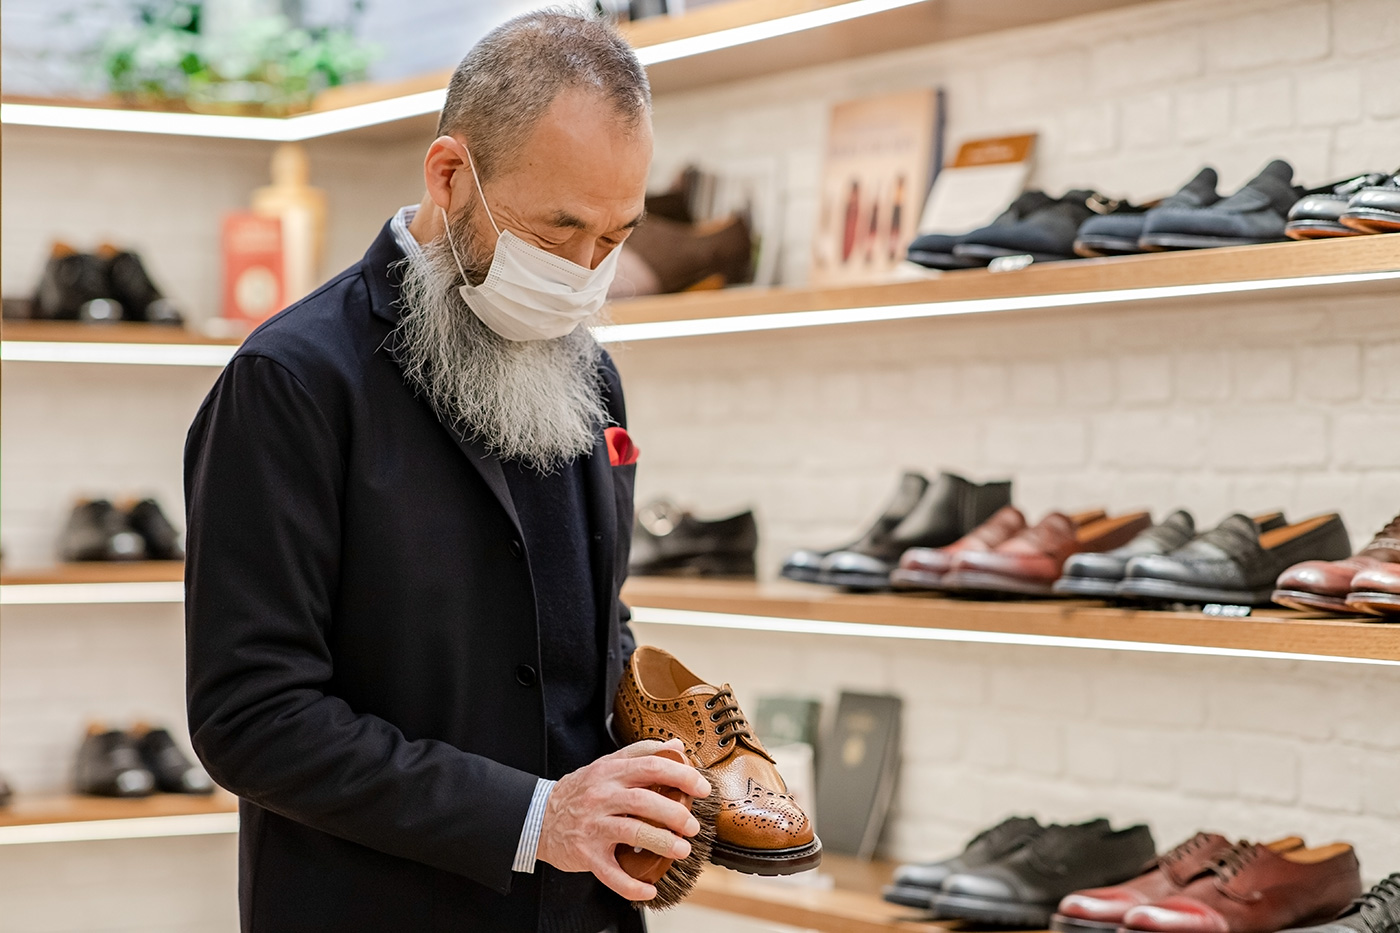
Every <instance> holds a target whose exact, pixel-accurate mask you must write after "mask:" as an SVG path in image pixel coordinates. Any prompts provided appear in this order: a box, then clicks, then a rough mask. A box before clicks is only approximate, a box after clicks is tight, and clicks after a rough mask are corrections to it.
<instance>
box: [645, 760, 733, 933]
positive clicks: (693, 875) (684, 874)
mask: <svg viewBox="0 0 1400 933" xmlns="http://www.w3.org/2000/svg"><path fill="white" fill-rule="evenodd" d="M700 773H701V774H702V775H704V777H705V780H707V781H709V782H710V787H711V788H718V787H719V782H718V781H716V780H715V778H714V775H712V774H711V773H710V772H709V771H708V770H706V769H705V768H701V769H700ZM719 808H720V803H719V793H718V791H712V792H711V794H710V796H708V797H705V798H703V799H700V800H694V801H692V802H691V804H690V812H691V814H693V815H694V817H695V821H696V822H697V823H699V824H700V831H699V832H698V833H696V834H695V835H694V836H691V837H690V854H689V855H687V856H686V857H685V858H683V859H677V860H676V861H675V862H673V863H671V867H670V868H669V869H667V871H666V874H664V875H662V876H661V878H660V880H658V881H657V882H656V897H654V898H652V899H651V900H649V901H638V902H636V906H638V907H645V908H647V909H648V910H667V909H669V908H671V907H675V906H676V905H677V904H679V903H680V902H681V901H683V900H685V899H686V898H687V897H689V896H690V892H691V891H693V890H695V884H696V882H698V881H699V880H700V873H701V872H702V871H704V870H705V866H706V865H708V864H709V863H710V852H711V851H713V849H714V846H715V822H716V821H717V820H718V819H719Z"/></svg>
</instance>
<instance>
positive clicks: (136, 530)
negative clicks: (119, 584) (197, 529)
mask: <svg viewBox="0 0 1400 933" xmlns="http://www.w3.org/2000/svg"><path fill="white" fill-rule="evenodd" d="M58 550H59V555H60V556H61V557H62V559H63V560H67V561H94V560H98V561H126V560H183V559H184V557H185V551H184V548H183V547H181V545H180V534H179V532H177V531H176V530H175V526H173V525H171V524H170V520H169V519H167V518H166V517H165V513H164V512H162V511H161V508H160V503H158V502H156V500H154V499H142V500H140V501H139V502H136V503H135V504H133V505H131V506H129V507H127V508H124V509H119V508H117V507H116V506H115V505H113V504H112V503H111V502H110V501H109V500H107V499H93V500H91V501H86V502H80V503H78V504H77V505H76V506H74V507H73V511H72V513H71V514H70V515H69V516H68V524H67V525H65V526H64V529H63V534H62V536H61V537H60V538H59V548H58Z"/></svg>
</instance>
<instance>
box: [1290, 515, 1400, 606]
mask: <svg viewBox="0 0 1400 933" xmlns="http://www.w3.org/2000/svg"><path fill="white" fill-rule="evenodd" d="M1387 565H1389V566H1387ZM1371 569H1380V570H1383V571H1384V570H1391V571H1400V515H1397V516H1395V517H1394V518H1393V519H1391V520H1390V524H1388V525H1386V526H1385V527H1384V528H1382V529H1381V530H1380V532H1379V533H1378V534H1377V535H1376V536H1375V537H1374V538H1372V539H1371V543H1370V544H1368V545H1366V546H1365V547H1364V548H1362V549H1361V550H1360V551H1358V552H1357V553H1356V554H1355V555H1353V556H1351V557H1348V558H1346V559H1344V560H1331V561H1327V560H1307V561H1303V562H1302V563H1301V564H1294V565H1293V566H1292V567H1289V568H1288V569H1287V570H1285V571H1284V572H1283V573H1281V574H1280V575H1279V578H1278V582H1277V583H1275V584H1274V586H1275V589H1274V594H1273V600H1274V602H1276V603H1278V604H1279V605H1280V606H1288V607H1290V608H1292V609H1301V610H1303V611H1304V612H1316V611H1317V610H1319V609H1321V610H1322V611H1323V612H1359V611H1364V610H1362V609H1361V608H1359V606H1357V605H1353V604H1351V603H1349V602H1348V601H1347V600H1348V599H1349V597H1350V595H1351V592H1352V589H1353V588H1354V587H1353V582H1352V581H1353V580H1355V578H1356V575H1357V574H1358V573H1361V572H1362V571H1363V570H1371ZM1365 583H1366V581H1365V580H1363V581H1362V584H1363V586H1364V585H1365ZM1358 602H1360V600H1358Z"/></svg>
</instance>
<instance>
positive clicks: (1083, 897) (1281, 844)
mask: <svg viewBox="0 0 1400 933" xmlns="http://www.w3.org/2000/svg"><path fill="white" fill-rule="evenodd" d="M1302 847H1303V840H1301V839H1299V838H1298V837H1297V836H1290V837H1289V838H1287V839H1280V840H1278V841H1277V842H1271V843H1269V848H1270V849H1272V850H1273V851H1275V852H1291V851H1293V850H1294V849H1301V848H1302ZM1232 848H1233V845H1232V844H1231V842H1230V840H1228V839H1226V838H1225V837H1224V836H1221V835H1219V834H1218V833H1197V834H1196V835H1194V836H1192V837H1191V838H1190V839H1188V840H1186V841H1185V842H1183V843H1182V844H1181V845H1179V846H1177V847H1176V848H1175V849H1172V850H1171V851H1170V852H1168V853H1167V854H1165V855H1162V856H1159V857H1158V858H1157V859H1156V860H1155V861H1154V862H1153V863H1152V866H1151V867H1150V868H1148V870H1147V871H1145V872H1144V873H1143V874H1141V875H1138V876H1137V877H1136V878H1134V879H1133V880H1132V881H1126V882H1124V883H1123V884H1120V885H1114V886H1112V887H1108V888H1092V889H1090V890H1087V891H1076V892H1074V893H1073V894H1071V895H1070V896H1069V897H1066V898H1065V899H1064V900H1062V901H1060V909H1059V911H1058V912H1057V913H1056V914H1055V916H1054V917H1052V918H1050V929H1052V930H1055V931H1057V933H1113V931H1114V930H1117V929H1118V928H1119V927H1121V926H1122V925H1123V917H1124V916H1126V915H1127V913H1128V911H1129V910H1131V909H1132V908H1134V907H1141V906H1142V905H1143V904H1152V903H1155V902H1157V901H1159V900H1162V899H1163V898H1166V897H1170V896H1171V895H1173V894H1178V893H1180V892H1181V891H1182V890H1184V889H1185V888H1186V886H1187V885H1188V884H1190V883H1191V882H1192V881H1194V880H1195V879H1197V878H1198V877H1200V876H1201V875H1203V874H1204V873H1205V872H1207V871H1209V870H1210V869H1211V868H1212V867H1213V866H1214V865H1215V864H1216V863H1218V862H1219V861H1220V859H1221V858H1222V857H1224V855H1225V853H1226V852H1228V851H1230V849H1232Z"/></svg>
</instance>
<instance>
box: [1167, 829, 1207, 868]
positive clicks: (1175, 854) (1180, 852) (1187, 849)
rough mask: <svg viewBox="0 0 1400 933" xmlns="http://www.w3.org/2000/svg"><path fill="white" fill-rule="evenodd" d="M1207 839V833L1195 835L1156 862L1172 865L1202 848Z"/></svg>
mask: <svg viewBox="0 0 1400 933" xmlns="http://www.w3.org/2000/svg"><path fill="white" fill-rule="evenodd" d="M1209 838H1210V837H1209V835H1208V834H1207V833H1196V835H1194V836H1192V837H1191V838H1190V839H1187V840H1186V841H1185V842H1183V843H1182V844H1181V845H1179V846H1177V847H1176V848H1175V849H1172V850H1171V851H1170V852H1167V853H1165V854H1164V855H1162V856H1160V857H1159V858H1158V859H1157V861H1159V862H1161V863H1162V864H1163V865H1174V864H1176V863H1177V862H1180V861H1181V860H1182V859H1184V858H1186V857H1187V856H1188V855H1190V854H1191V853H1192V852H1195V851H1197V850H1198V849H1200V848H1201V847H1202V846H1204V845H1205V844H1206V841H1207V840H1208V839H1209Z"/></svg>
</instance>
